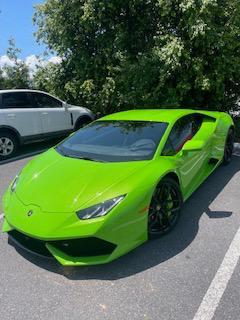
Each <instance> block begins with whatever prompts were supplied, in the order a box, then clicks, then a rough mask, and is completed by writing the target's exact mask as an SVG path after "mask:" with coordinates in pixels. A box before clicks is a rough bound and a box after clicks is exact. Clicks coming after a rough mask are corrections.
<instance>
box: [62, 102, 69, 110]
mask: <svg viewBox="0 0 240 320" xmlns="http://www.w3.org/2000/svg"><path fill="white" fill-rule="evenodd" d="M62 106H63V108H64V109H65V110H66V111H67V109H68V105H67V102H63V104H62Z"/></svg>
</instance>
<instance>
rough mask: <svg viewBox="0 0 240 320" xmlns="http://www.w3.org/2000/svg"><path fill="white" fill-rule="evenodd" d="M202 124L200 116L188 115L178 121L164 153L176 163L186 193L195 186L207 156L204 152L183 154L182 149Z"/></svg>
mask: <svg viewBox="0 0 240 320" xmlns="http://www.w3.org/2000/svg"><path fill="white" fill-rule="evenodd" d="M201 122H202V119H201V116H200V115H199V116H198V115H188V116H184V117H182V118H181V119H179V120H177V122H176V123H175V124H174V126H173V128H172V130H171V132H170V134H169V137H168V139H167V142H166V144H165V147H164V149H163V152H162V155H166V156H171V159H172V160H173V161H174V162H175V166H176V168H177V170H178V173H179V175H180V177H181V183H182V188H183V189H184V190H186V191H187V190H188V188H189V186H190V185H191V184H195V181H196V178H197V176H198V175H199V173H200V171H201V168H202V166H203V163H204V161H205V158H206V156H205V151H204V150H194V151H190V152H182V147H183V145H184V144H185V143H186V142H187V141H188V140H191V139H193V137H194V135H195V134H196V133H197V131H198V130H199V128H200V126H201Z"/></svg>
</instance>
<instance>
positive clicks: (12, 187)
mask: <svg viewBox="0 0 240 320" xmlns="http://www.w3.org/2000/svg"><path fill="white" fill-rule="evenodd" d="M18 180H19V174H18V175H16V177H15V178H14V180H13V182H12V185H11V191H12V192H15V190H16V188H17V183H18Z"/></svg>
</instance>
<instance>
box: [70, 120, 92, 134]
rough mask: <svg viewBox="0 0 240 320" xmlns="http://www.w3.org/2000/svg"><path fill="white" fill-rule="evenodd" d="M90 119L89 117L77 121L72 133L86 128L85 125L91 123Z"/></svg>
mask: <svg viewBox="0 0 240 320" xmlns="http://www.w3.org/2000/svg"><path fill="white" fill-rule="evenodd" d="M91 122H92V119H91V118H90V117H81V118H79V119H78V120H77V122H76V125H75V128H74V131H77V130H79V129H81V128H82V127H84V126H86V125H87V124H89V123H91Z"/></svg>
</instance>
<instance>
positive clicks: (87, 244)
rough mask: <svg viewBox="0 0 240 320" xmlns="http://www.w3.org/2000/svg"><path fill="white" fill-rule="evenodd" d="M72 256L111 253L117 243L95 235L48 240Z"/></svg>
mask: <svg viewBox="0 0 240 320" xmlns="http://www.w3.org/2000/svg"><path fill="white" fill-rule="evenodd" d="M48 243H50V244H51V245H53V246H54V247H55V248H57V249H59V250H61V251H62V252H64V253H66V254H67V255H69V256H71V257H91V256H101V255H106V254H111V253H112V252H113V250H114V249H115V248H116V245H115V244H113V243H111V242H108V241H105V240H102V239H99V238H95V237H89V238H79V239H71V240H58V241H51V242H48Z"/></svg>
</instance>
